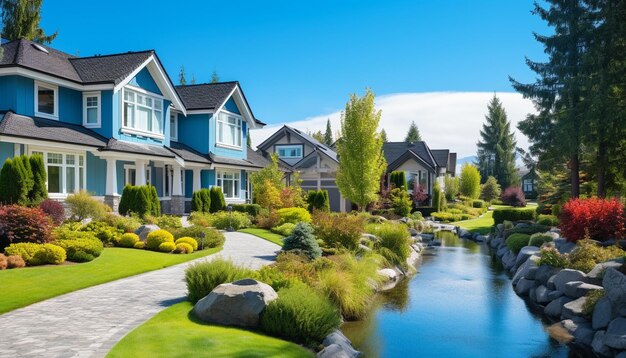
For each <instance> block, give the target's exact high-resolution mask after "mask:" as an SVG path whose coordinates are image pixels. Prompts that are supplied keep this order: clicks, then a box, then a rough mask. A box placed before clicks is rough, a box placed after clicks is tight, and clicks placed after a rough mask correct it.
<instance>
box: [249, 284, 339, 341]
mask: <svg viewBox="0 0 626 358" xmlns="http://www.w3.org/2000/svg"><path fill="white" fill-rule="evenodd" d="M260 324H261V329H262V330H263V331H264V332H266V333H267V334H270V335H272V336H276V337H281V338H285V339H289V340H291V341H294V342H299V343H304V344H308V345H314V344H317V343H319V342H321V341H322V340H323V339H324V337H326V336H327V335H328V334H330V333H331V332H332V331H333V330H335V329H336V328H337V327H339V325H340V324H341V316H340V315H339V312H338V311H337V309H336V308H335V307H333V305H332V304H331V303H330V302H329V301H328V300H327V299H326V298H324V297H322V296H320V295H318V294H317V293H316V292H315V291H314V290H313V289H311V288H309V287H308V286H306V285H305V284H297V285H293V286H292V287H287V288H283V289H282V290H280V291H279V292H278V299H276V300H274V301H272V302H270V304H269V305H268V306H267V307H266V308H265V311H263V314H262V315H261V321H260Z"/></svg>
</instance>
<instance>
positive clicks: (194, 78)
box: [189, 73, 196, 85]
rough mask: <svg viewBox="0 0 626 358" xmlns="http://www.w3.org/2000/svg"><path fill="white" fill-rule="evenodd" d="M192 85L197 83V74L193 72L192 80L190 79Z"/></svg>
mask: <svg viewBox="0 0 626 358" xmlns="http://www.w3.org/2000/svg"><path fill="white" fill-rule="evenodd" d="M189 84H190V85H195V84H196V75H195V73H192V74H191V81H189Z"/></svg>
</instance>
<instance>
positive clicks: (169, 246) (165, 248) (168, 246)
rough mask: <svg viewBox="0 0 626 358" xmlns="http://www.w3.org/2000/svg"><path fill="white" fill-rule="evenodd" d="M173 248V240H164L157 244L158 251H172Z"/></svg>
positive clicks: (174, 247)
mask: <svg viewBox="0 0 626 358" xmlns="http://www.w3.org/2000/svg"><path fill="white" fill-rule="evenodd" d="M190 247H191V246H190ZM174 250H176V244H175V243H173V242H169V241H166V242H163V243H161V245H159V251H161V252H172V251H174Z"/></svg>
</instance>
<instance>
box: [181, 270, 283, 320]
mask: <svg viewBox="0 0 626 358" xmlns="http://www.w3.org/2000/svg"><path fill="white" fill-rule="evenodd" d="M277 298H278V295H277V294H276V291H274V289H273V288H272V287H271V286H269V285H267V284H265V283H263V282H259V281H256V280H253V279H249V278H247V279H243V280H239V281H235V282H233V283H223V284H221V285H219V286H217V287H216V288H215V289H214V290H213V291H211V293H209V294H208V295H207V296H205V297H204V298H203V299H201V300H200V301H198V303H196V305H195V306H194V308H193V310H194V313H195V314H196V316H198V318H200V319H201V320H203V321H205V322H209V323H216V324H220V325H224V326H239V327H257V326H258V324H259V317H260V315H261V312H263V310H264V309H265V307H266V306H267V305H268V304H269V303H270V302H272V301H273V300H275V299H277Z"/></svg>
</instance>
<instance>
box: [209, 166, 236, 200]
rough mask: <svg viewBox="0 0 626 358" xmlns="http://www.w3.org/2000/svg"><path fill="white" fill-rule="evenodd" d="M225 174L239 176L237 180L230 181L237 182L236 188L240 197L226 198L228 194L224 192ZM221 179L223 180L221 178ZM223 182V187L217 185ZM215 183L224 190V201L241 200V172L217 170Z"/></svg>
mask: <svg viewBox="0 0 626 358" xmlns="http://www.w3.org/2000/svg"><path fill="white" fill-rule="evenodd" d="M224 173H229V174H235V175H237V176H238V178H237V179H228V180H232V181H234V182H236V184H237V185H235V188H236V189H237V193H238V194H239V195H238V196H226V193H225V191H224V177H223V174H224ZM220 177H221V178H220ZM218 180H221V185H217V181H218ZM215 183H216V186H218V187H220V188H221V189H222V193H224V199H229V200H241V192H242V190H241V171H237V170H219V169H218V170H216V171H215Z"/></svg>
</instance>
